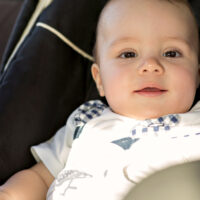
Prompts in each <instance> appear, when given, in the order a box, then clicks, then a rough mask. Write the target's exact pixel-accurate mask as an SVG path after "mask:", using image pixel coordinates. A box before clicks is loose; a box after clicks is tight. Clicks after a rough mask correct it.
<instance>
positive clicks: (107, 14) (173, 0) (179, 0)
mask: <svg viewBox="0 0 200 200" xmlns="http://www.w3.org/2000/svg"><path fill="white" fill-rule="evenodd" d="M145 3H148V4H149V5H150V6H152V5H154V4H156V3H164V4H166V3H167V4H171V5H173V6H174V8H177V9H183V8H184V9H186V10H188V11H189V12H190V15H188V18H190V17H191V16H192V17H193V20H194V21H195V23H196V24H197V22H196V20H195V17H194V14H193V13H192V10H191V7H190V6H189V3H187V0H108V2H107V4H106V5H105V7H104V8H103V10H102V12H101V14H100V17H99V21H98V24H97V32H98V31H100V30H102V29H103V28H105V25H109V24H108V23H106V22H109V23H110V20H111V19H112V18H111V15H112V16H113V15H114V13H115V14H116V17H117V16H118V15H120V13H123V12H124V9H127V8H128V9H132V8H133V10H134V9H135V7H139V8H141V7H144V5H145ZM116 10H117V12H116ZM133 12H134V11H133ZM124 14H126V12H124ZM135 15H138V16H140V13H138V12H136V14H135ZM114 18H115V17H113V19H114ZM130 20H134V19H130ZM160 20H162V19H160Z"/></svg>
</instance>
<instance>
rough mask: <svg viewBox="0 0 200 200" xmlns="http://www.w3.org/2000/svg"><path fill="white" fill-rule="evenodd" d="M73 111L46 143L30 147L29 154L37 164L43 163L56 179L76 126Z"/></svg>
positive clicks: (67, 153) (70, 144) (65, 159)
mask: <svg viewBox="0 0 200 200" xmlns="http://www.w3.org/2000/svg"><path fill="white" fill-rule="evenodd" d="M77 112H78V110H75V111H74V112H73V113H72V114H71V115H70V117H69V118H68V120H67V123H66V125H65V126H64V127H62V128H61V129H59V130H58V131H57V132H56V134H55V135H54V136H53V137H52V138H51V139H49V140H48V141H46V142H44V143H41V144H39V145H36V146H32V147H31V153H32V155H33V157H34V158H35V160H36V161H37V162H43V163H44V165H45V166H46V167H47V169H48V170H49V171H50V173H51V174H52V175H53V176H54V177H56V176H57V174H58V173H59V172H60V171H61V170H62V169H63V168H64V166H65V164H66V162H67V158H68V155H69V152H70V149H71V146H72V142H73V134H74V131H75V129H76V124H74V123H73V120H74V116H75V115H76V114H77Z"/></svg>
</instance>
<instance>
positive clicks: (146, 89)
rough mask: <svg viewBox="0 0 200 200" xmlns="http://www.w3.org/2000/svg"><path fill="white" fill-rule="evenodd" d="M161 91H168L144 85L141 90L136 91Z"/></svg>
mask: <svg viewBox="0 0 200 200" xmlns="http://www.w3.org/2000/svg"><path fill="white" fill-rule="evenodd" d="M159 91H167V90H165V89H162V88H159V87H144V88H141V89H139V90H135V91H134V92H159Z"/></svg>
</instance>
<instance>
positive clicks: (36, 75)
mask: <svg viewBox="0 0 200 200" xmlns="http://www.w3.org/2000/svg"><path fill="white" fill-rule="evenodd" d="M105 2H106V1H104V0H95V1H94V0H73V1H72V0H53V1H51V0H50V1H48V0H40V1H36V0H27V1H25V2H24V5H23V7H22V10H21V13H20V15H19V17H18V20H17V23H16V25H15V29H14V32H13V33H12V35H11V39H10V41H9V44H8V47H7V50H6V52H5V54H4V59H3V63H2V66H1V77H0V96H1V98H0V124H1V125H0V134H1V139H0V182H4V181H5V180H6V179H7V178H8V177H9V176H10V175H12V174H13V173H15V172H16V171H18V170H21V169H23V168H27V167H29V166H31V165H32V164H33V163H34V160H33V158H32V156H31V154H30V151H29V148H30V146H31V145H33V144H37V143H40V142H42V141H44V140H47V139H49V138H50V137H51V136H52V135H53V134H54V133H55V132H56V131H57V130H58V129H59V128H60V127H62V126H63V125H64V124H65V122H66V119H67V117H68V115H69V114H70V113H71V112H72V111H73V110H74V109H75V108H76V107H77V106H79V105H80V104H81V103H83V102H84V101H87V100H89V99H93V98H100V97H99V96H98V93H97V90H96V88H95V85H94V83H93V81H92V78H91V75H90V66H91V64H92V58H91V56H90V55H91V54H92V48H93V43H94V37H95V28H96V22H97V18H98V15H99V13H100V11H101V8H102V7H103V5H104V3H105ZM41 3H42V5H41ZM38 10H39V11H38ZM39 13H40V14H39ZM30 21H31V22H30ZM27 24H28V25H29V27H28V31H27ZM30 24H32V27H31V28H30ZM49 28H50V29H49ZM25 29H26V33H25V37H24V38H22V39H21V42H20V43H19V41H20V37H21V36H22V35H23V34H24V30H25ZM52 30H54V31H56V32H53V31H52ZM56 33H59V34H57V35H56ZM61 36H63V37H64V38H62V37H61ZM64 39H66V40H67V39H69V40H70V41H71V42H72V43H73V44H72V45H71V46H70V44H67V43H65V42H64ZM16 46H17V48H16ZM76 47H77V48H78V49H77V48H76ZM13 51H14V53H13Z"/></svg>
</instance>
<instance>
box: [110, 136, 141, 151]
mask: <svg viewBox="0 0 200 200" xmlns="http://www.w3.org/2000/svg"><path fill="white" fill-rule="evenodd" d="M138 140H139V138H134V139H132V138H131V137H125V138H121V139H119V140H114V141H112V143H113V144H116V145H118V146H120V147H121V148H122V149H124V150H128V149H130V148H131V146H132V144H134V143H135V142H137V141H138Z"/></svg>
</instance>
